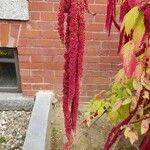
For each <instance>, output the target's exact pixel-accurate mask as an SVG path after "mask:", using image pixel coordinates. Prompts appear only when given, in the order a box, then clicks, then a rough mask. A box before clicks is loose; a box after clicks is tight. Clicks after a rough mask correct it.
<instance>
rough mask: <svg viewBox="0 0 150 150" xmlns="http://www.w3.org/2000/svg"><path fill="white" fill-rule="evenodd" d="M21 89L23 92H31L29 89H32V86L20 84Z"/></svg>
mask: <svg viewBox="0 0 150 150" xmlns="http://www.w3.org/2000/svg"><path fill="white" fill-rule="evenodd" d="M21 88H22V89H23V90H31V89H32V86H31V84H22V85H21Z"/></svg>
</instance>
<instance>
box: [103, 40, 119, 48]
mask: <svg viewBox="0 0 150 150" xmlns="http://www.w3.org/2000/svg"><path fill="white" fill-rule="evenodd" d="M102 48H103V49H113V50H114V49H116V50H117V48H118V41H106V42H103V43H102Z"/></svg>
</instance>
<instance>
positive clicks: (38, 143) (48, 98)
mask: <svg viewBox="0 0 150 150" xmlns="http://www.w3.org/2000/svg"><path fill="white" fill-rule="evenodd" d="M53 98H54V94H53V93H52V92H50V91H40V92H38V93H37V95H36V99H35V104H34V107H33V111H32V114H31V119H30V122H29V127H28V130H27V134H26V138H25V142H24V146H23V150H49V141H50V140H49V139H48V138H49V137H50V136H49V133H50V132H49V130H50V114H51V102H52V100H53Z"/></svg>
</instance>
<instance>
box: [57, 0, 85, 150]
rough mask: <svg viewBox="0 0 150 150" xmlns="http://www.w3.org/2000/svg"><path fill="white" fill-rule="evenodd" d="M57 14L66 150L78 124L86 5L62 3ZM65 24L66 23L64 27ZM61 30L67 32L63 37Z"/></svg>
mask: <svg viewBox="0 0 150 150" xmlns="http://www.w3.org/2000/svg"><path fill="white" fill-rule="evenodd" d="M59 10H60V12H59V13H58V32H59V35H60V39H61V40H62V41H63V43H64V44H65V46H66V52H65V55H64V58H65V64H64V70H65V72H64V77H63V112H64V121H65V131H66V136H67V140H68V141H67V142H66V144H65V145H64V149H65V150H69V149H70V145H71V144H72V141H73V135H72V132H74V133H75V132H76V124H77V112H78V106H79V89H80V81H81V77H82V70H83V53H84V46H85V20H84V13H85V10H87V4H85V1H84V0H81V1H76V0H66V1H64V0H61V2H60V9H59ZM65 18H66V20H65ZM64 22H66V26H65V27H64V25H65V23H64ZM64 29H66V31H65V33H64Z"/></svg>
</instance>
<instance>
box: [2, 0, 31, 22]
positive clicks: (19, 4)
mask: <svg viewBox="0 0 150 150" xmlns="http://www.w3.org/2000/svg"><path fill="white" fill-rule="evenodd" d="M0 19H7V20H29V9H28V1H27V0H0Z"/></svg>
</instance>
